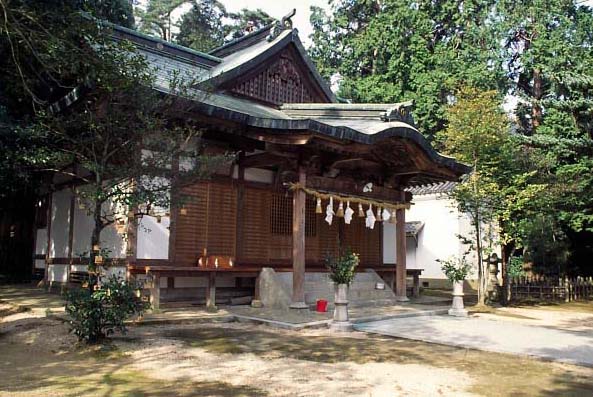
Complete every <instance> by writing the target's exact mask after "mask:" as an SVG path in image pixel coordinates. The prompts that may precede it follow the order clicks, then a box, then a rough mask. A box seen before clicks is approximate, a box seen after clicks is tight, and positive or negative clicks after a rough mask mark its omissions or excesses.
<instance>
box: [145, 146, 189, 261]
mask: <svg viewBox="0 0 593 397" xmlns="http://www.w3.org/2000/svg"><path fill="white" fill-rule="evenodd" d="M171 171H172V177H171V187H170V189H169V194H170V195H171V202H170V203H169V247H168V252H167V258H168V259H169V263H171V264H172V265H173V266H174V265H175V263H176V258H175V245H176V239H177V219H178V217H179V209H178V208H177V205H178V200H179V199H180V197H179V196H180V194H179V193H180V192H178V191H177V188H178V183H177V179H178V177H179V155H178V154H177V155H175V156H173V160H172V162H171ZM135 233H136V235H137V231H135ZM134 251H135V252H134V262H135V261H136V255H137V251H136V243H135V244H134Z"/></svg>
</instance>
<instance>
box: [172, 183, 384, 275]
mask: <svg viewBox="0 0 593 397" xmlns="http://www.w3.org/2000/svg"><path fill="white" fill-rule="evenodd" d="M183 194H184V195H185V196H186V197H187V198H186V199H185V200H184V201H185V204H184V208H185V209H186V213H185V214H184V215H181V214H180V215H179V216H178V217H177V224H176V236H175V239H174V240H173V241H174V242H175V243H174V244H175V256H174V262H175V265H178V266H194V265H195V264H196V262H197V258H198V257H199V255H201V254H202V253H203V250H204V249H207V252H208V255H220V256H232V257H234V258H236V259H237V262H238V263H245V264H250V265H262V266H274V265H289V264H290V263H291V257H292V195H291V194H290V193H287V192H286V191H273V190H272V189H271V188H268V187H263V186H245V188H244V193H243V204H242V205H243V209H242V211H241V212H238V208H237V187H236V185H235V184H233V183H231V182H214V181H211V182H201V183H198V184H196V185H193V186H191V187H188V188H185V189H184V191H183ZM305 214H306V220H305V226H306V229H305V235H306V241H305V247H306V253H305V257H306V261H307V264H308V265H319V266H321V265H322V264H323V259H324V257H325V255H326V254H327V253H330V254H332V255H336V254H337V252H338V236H339V233H340V232H339V229H340V226H339V224H340V223H342V224H343V220H342V219H339V218H334V223H333V224H332V225H331V226H330V225H328V224H327V223H326V222H325V221H324V220H323V218H324V216H325V214H316V213H315V201H314V200H313V199H312V198H307V203H306V212H305ZM237 216H243V231H242V233H240V234H237ZM341 228H342V234H343V240H344V242H343V245H345V246H349V247H351V248H352V249H353V251H354V252H357V253H359V254H360V257H361V263H362V264H363V265H366V266H373V265H381V264H382V256H383V255H382V247H381V242H382V234H381V229H382V228H381V225H380V224H377V226H376V227H375V229H374V230H369V229H366V228H365V226H364V219H363V218H357V217H355V218H354V219H353V221H352V224H350V225H343V226H341ZM237 238H241V239H242V244H241V245H242V252H241V253H237V251H236V250H237V244H236V239H237Z"/></svg>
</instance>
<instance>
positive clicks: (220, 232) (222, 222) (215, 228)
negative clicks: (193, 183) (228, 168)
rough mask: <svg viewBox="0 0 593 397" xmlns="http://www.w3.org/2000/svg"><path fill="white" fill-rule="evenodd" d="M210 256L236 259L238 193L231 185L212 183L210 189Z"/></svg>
mask: <svg viewBox="0 0 593 397" xmlns="http://www.w3.org/2000/svg"><path fill="white" fill-rule="evenodd" d="M208 211H209V216H208V241H207V245H206V248H208V255H222V256H231V257H235V238H236V229H235V228H236V225H237V224H236V222H235V217H236V215H237V214H236V213H237V192H236V189H235V186H234V185H232V184H230V183H217V182H210V184H209V189H208Z"/></svg>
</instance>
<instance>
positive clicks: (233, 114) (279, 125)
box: [196, 102, 471, 176]
mask: <svg viewBox="0 0 593 397" xmlns="http://www.w3.org/2000/svg"><path fill="white" fill-rule="evenodd" d="M196 104H197V105H198V107H199V108H200V109H199V110H200V111H201V112H203V113H204V114H206V115H208V116H212V117H216V118H222V119H225V120H229V121H234V122H238V123H241V124H245V125H248V126H250V127H256V128H263V129H273V130H276V131H278V130H280V131H282V130H286V133H290V132H292V131H295V130H301V131H312V132H314V133H317V134H319V135H321V136H326V137H331V138H335V139H339V140H348V141H352V142H356V143H362V144H366V145H375V144H377V143H380V142H381V141H384V140H386V139H389V138H401V139H408V140H410V141H412V142H413V143H415V144H416V145H418V146H419V147H420V148H421V149H422V150H423V151H424V152H425V153H426V154H427V155H428V157H429V158H430V159H431V160H432V161H433V162H435V163H436V164H438V165H441V166H444V167H447V168H449V169H450V170H452V171H453V172H454V173H456V174H457V175H459V176H461V175H463V174H467V173H469V172H470V171H471V168H470V167H468V166H467V165H465V164H462V163H458V162H457V161H455V159H453V158H451V157H447V156H443V155H441V154H439V153H438V152H437V151H436V150H434V148H433V147H432V146H431V145H430V143H429V142H428V141H427V140H426V138H424V136H423V135H422V134H421V133H420V132H418V131H417V130H416V129H415V128H414V127H412V126H410V125H408V124H405V123H401V125H398V126H388V127H386V128H385V129H384V130H381V131H379V132H377V133H374V134H365V133H363V132H360V131H358V130H355V129H353V128H350V127H346V126H333V125H329V124H325V123H323V122H321V121H318V120H313V119H272V118H263V117H256V116H251V115H249V114H245V113H241V112H237V111H234V110H231V109H227V108H221V107H218V106H215V105H212V104H209V103H206V102H198V103H196Z"/></svg>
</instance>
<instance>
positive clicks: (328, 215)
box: [325, 197, 335, 225]
mask: <svg viewBox="0 0 593 397" xmlns="http://www.w3.org/2000/svg"><path fill="white" fill-rule="evenodd" d="M334 215H335V213H334V199H333V197H330V198H329V204H328V205H327V208H326V209H325V221H326V222H327V223H328V225H331V224H332V220H333V219H334Z"/></svg>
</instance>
